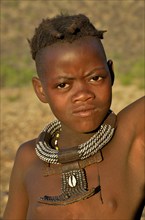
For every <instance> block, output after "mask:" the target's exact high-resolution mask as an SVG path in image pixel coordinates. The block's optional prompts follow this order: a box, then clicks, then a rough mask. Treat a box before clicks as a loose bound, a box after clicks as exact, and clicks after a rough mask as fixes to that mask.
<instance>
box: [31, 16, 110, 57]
mask: <svg viewBox="0 0 145 220" xmlns="http://www.w3.org/2000/svg"><path fill="white" fill-rule="evenodd" d="M104 32H106V31H100V30H97V29H96V28H95V27H94V26H93V25H92V23H91V22H90V20H89V19H88V18H87V17H86V16H85V15H83V14H78V15H71V16H70V15H64V14H61V15H58V16H56V17H54V18H51V19H49V18H47V19H43V20H42V22H41V23H40V25H39V26H38V28H36V29H35V33H34V36H33V37H32V39H31V40H28V42H29V45H30V48H31V54H32V58H33V59H34V60H35V59H36V55H37V53H38V52H39V50H40V49H42V48H44V47H46V46H50V45H52V44H54V43H57V42H70V43H71V42H73V41H74V40H77V39H79V38H81V37H86V36H95V37H96V38H99V39H103V34H104Z"/></svg>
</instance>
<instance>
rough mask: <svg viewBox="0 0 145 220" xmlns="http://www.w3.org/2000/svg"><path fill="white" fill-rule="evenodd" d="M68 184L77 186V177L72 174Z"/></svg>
mask: <svg viewBox="0 0 145 220" xmlns="http://www.w3.org/2000/svg"><path fill="white" fill-rule="evenodd" d="M68 184H69V186H71V187H75V186H76V184H77V181H76V178H75V176H74V175H71V176H70V177H69V179H68Z"/></svg>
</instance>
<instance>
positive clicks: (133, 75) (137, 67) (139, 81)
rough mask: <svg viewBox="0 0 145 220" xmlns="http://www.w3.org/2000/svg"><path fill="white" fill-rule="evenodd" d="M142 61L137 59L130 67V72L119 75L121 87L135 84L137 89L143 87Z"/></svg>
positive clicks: (144, 85) (144, 75) (144, 83)
mask: <svg viewBox="0 0 145 220" xmlns="http://www.w3.org/2000/svg"><path fill="white" fill-rule="evenodd" d="M144 64H145V63H144V60H143V59H139V60H137V61H136V62H134V64H133V65H132V66H131V68H130V70H129V71H127V72H125V73H122V74H120V75H119V77H118V78H119V79H120V81H121V83H122V84H123V85H126V86H128V85H131V84H136V85H137V86H138V87H139V88H141V89H142V88H144V87H145V72H144V71H145V70H144Z"/></svg>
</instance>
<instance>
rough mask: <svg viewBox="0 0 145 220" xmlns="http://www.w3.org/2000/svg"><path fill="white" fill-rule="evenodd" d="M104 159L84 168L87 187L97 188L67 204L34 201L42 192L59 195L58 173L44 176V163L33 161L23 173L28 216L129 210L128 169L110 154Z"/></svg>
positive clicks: (79, 215) (81, 215) (112, 213)
mask: <svg viewBox="0 0 145 220" xmlns="http://www.w3.org/2000/svg"><path fill="white" fill-rule="evenodd" d="M111 158H112V159H111V160H110V159H109V157H108V159H105V158H104V160H103V161H102V162H101V163H100V164H97V163H95V164H92V165H90V166H88V167H86V168H85V173H86V180H87V184H88V189H92V188H93V187H97V186H98V185H100V186H101V191H100V192H98V193H96V194H95V195H94V196H92V197H90V198H88V199H85V200H82V201H79V202H76V203H73V204H69V205H67V206H52V205H45V204H42V203H39V202H38V198H39V197H41V196H44V195H48V196H59V195H61V193H62V174H61V173H60V174H55V175H49V176H44V171H46V169H47V167H46V166H45V165H44V163H42V162H40V161H39V162H36V164H35V165H34V166H32V167H31V169H30V170H29V172H28V173H27V175H26V186H27V191H28V196H29V201H30V205H29V209H28V217H29V218H30V217H32V216H33V218H34V217H35V219H40V217H41V218H42V216H43V219H45V218H46V219H48V215H49V217H50V219H53V218H54V219H57V218H58V217H59V219H83V218H84V219H87V218H88V219H95V218H96V216H98V217H99V218H102V217H103V218H107V216H108V215H109V216H110V217H112V219H113V216H116V215H118V216H119V213H122V214H123V212H125V215H126V213H131V210H130V205H129V204H130V200H131V198H132V192H131V187H130V180H129V179H128V171H127V168H126V167H125V166H123V165H122V164H124V161H122V160H120V159H118V158H116V157H115V156H114V157H111ZM126 195H127V196H126Z"/></svg>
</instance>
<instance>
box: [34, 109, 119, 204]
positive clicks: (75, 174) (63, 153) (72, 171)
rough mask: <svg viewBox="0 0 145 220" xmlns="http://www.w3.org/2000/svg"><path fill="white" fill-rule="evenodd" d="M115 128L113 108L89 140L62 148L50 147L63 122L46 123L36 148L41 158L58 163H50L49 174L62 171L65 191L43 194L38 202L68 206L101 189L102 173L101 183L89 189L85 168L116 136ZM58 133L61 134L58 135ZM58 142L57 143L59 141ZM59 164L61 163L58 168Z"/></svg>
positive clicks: (63, 189) (96, 159)
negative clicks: (53, 166) (52, 165)
mask: <svg viewBox="0 0 145 220" xmlns="http://www.w3.org/2000/svg"><path fill="white" fill-rule="evenodd" d="M115 127H116V115H115V114H114V113H113V112H112V111H110V112H109V115H108V116H107V118H106V119H105V121H104V122H103V124H102V125H101V126H100V127H99V129H98V130H97V131H96V133H95V134H94V135H93V136H92V137H91V138H90V139H89V140H88V141H87V142H85V143H83V144H80V145H78V146H76V147H72V148H70V149H63V150H59V149H54V148H52V147H51V141H52V139H53V138H54V135H56V134H57V133H58V131H60V129H61V123H60V122H59V121H58V120H55V121H53V122H51V123H50V124H49V125H47V126H46V127H45V128H44V130H43V131H42V132H41V133H40V135H39V137H38V140H37V143H36V148H35V150H36V154H37V155H38V157H39V158H40V159H41V160H43V161H44V162H46V163H47V164H49V165H50V164H56V168H51V167H50V166H48V171H47V174H46V176H47V175H52V174H56V173H60V174H62V175H61V179H62V194H61V195H59V196H44V197H41V198H40V199H39V202H41V203H45V204H49V205H67V204H70V203H73V202H77V201H80V200H82V199H86V198H89V197H91V196H92V195H94V194H96V193H98V192H100V190H101V187H100V176H98V183H99V185H98V186H97V187H95V188H92V189H88V183H87V176H86V172H85V167H86V166H88V165H91V164H93V163H96V162H98V154H100V155H101V153H100V151H101V149H102V148H103V147H104V146H105V145H106V144H107V143H108V142H109V141H110V140H111V138H112V137H113V134H114V131H115ZM56 136H57V138H58V137H59V135H56ZM55 143H56V145H57V140H55ZM100 161H102V158H101V160H100ZM100 161H99V162H100ZM57 164H60V165H61V166H59V168H58V167H57Z"/></svg>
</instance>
